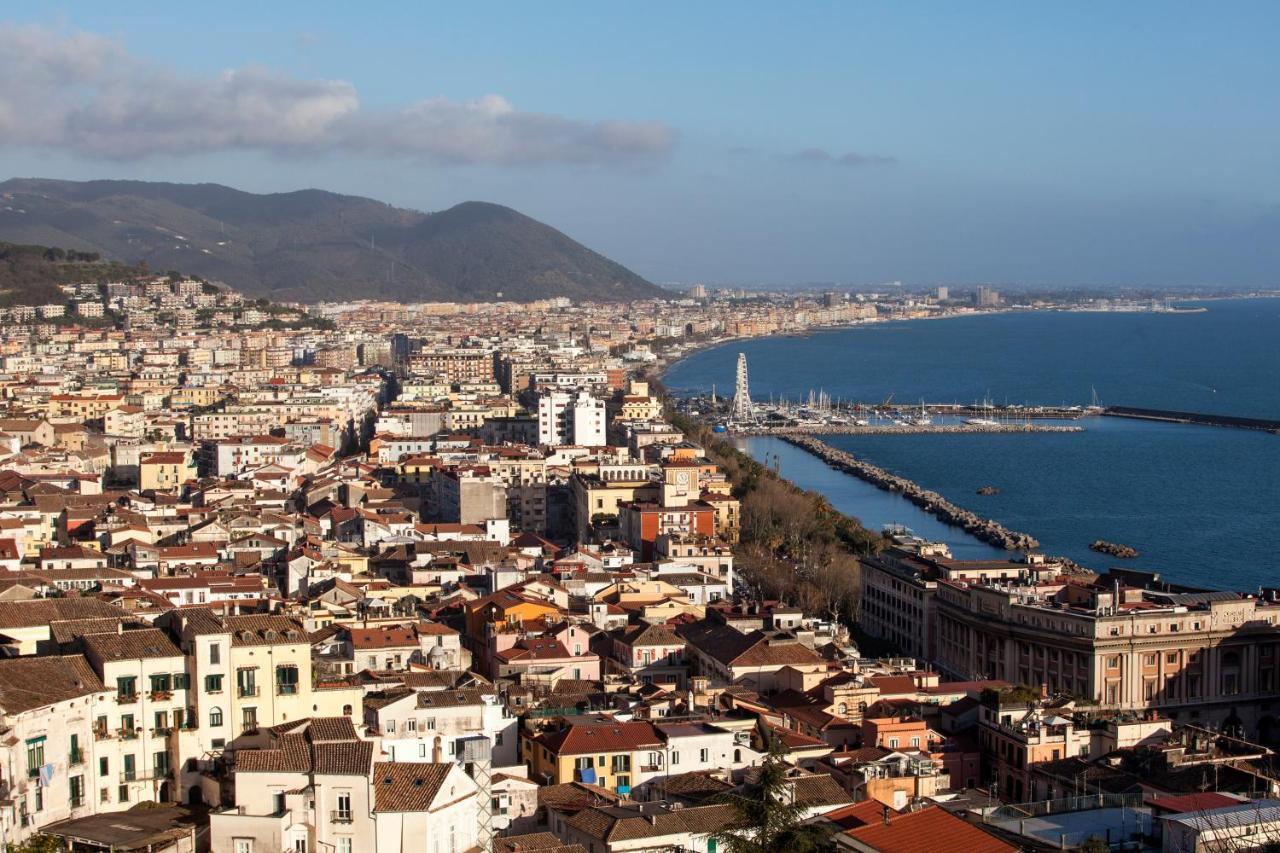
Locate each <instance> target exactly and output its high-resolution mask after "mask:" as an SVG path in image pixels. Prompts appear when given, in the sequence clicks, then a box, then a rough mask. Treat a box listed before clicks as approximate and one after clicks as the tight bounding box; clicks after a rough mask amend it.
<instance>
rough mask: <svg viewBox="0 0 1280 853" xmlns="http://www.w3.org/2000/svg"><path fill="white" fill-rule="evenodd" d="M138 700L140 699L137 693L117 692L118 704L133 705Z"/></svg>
mask: <svg viewBox="0 0 1280 853" xmlns="http://www.w3.org/2000/svg"><path fill="white" fill-rule="evenodd" d="M137 701H138V694H137V693H117V694H116V704H117V705H132V704H133V703H134V702H137Z"/></svg>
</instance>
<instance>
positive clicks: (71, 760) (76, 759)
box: [67, 749, 84, 765]
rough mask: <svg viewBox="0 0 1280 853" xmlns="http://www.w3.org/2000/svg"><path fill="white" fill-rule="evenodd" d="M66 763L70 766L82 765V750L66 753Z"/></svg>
mask: <svg viewBox="0 0 1280 853" xmlns="http://www.w3.org/2000/svg"><path fill="white" fill-rule="evenodd" d="M67 763H68V764H71V765H75V764H84V750H83V749H73V750H71V752H69V753H67Z"/></svg>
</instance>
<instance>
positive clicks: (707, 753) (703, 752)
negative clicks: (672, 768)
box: [698, 749, 711, 764]
mask: <svg viewBox="0 0 1280 853" xmlns="http://www.w3.org/2000/svg"><path fill="white" fill-rule="evenodd" d="M698 760H699V761H701V762H702V763H703V764H706V763H707V762H708V761H710V760H711V750H709V749H700V750H698Z"/></svg>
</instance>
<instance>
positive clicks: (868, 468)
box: [780, 427, 1078, 551]
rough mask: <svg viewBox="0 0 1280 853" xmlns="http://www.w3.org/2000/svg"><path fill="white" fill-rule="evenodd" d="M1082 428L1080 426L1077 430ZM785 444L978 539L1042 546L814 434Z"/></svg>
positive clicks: (1011, 547) (1016, 547)
mask: <svg viewBox="0 0 1280 853" xmlns="http://www.w3.org/2000/svg"><path fill="white" fill-rule="evenodd" d="M1077 429H1078V427H1077ZM780 437H781V438H782V439H783V440H784V441H786V442H788V443H790V444H793V445H795V446H796V447H799V448H802V449H804V450H807V451H809V452H810V453H812V454H813V455H814V456H817V457H818V458H819V459H821V460H822V461H823V462H826V463H827V464H828V465H830V466H831V467H832V468H835V469H837V470H839V471H844V472H845V473H847V474H852V475H853V476H855V477H857V478H859V479H861V480H865V481H866V482H868V483H871V484H872V485H874V486H878V487H879V488H882V489H884V490H885V491H889V492H897V493H899V494H901V495H902V496H903V497H904V498H906V499H907V500H909V501H911V503H913V504H915V505H916V506H918V507H920V508H921V509H923V510H924V511H925V512H928V513H930V514H931V515H933V516H934V517H936V518H938V519H939V520H941V521H943V522H945V523H946V524H950V525H952V526H953V527H959V528H960V529H962V530H964V531H965V532H966V533H968V534H969V535H971V536H973V537H974V538H976V539H980V540H982V541H983V542H986V543H987V544H989V545H994V546H996V547H997V548H1004V549H1005V550H1008V551H1030V550H1032V549H1034V548H1038V547H1040V543H1039V542H1038V541H1037V540H1036V539H1035V537H1033V536H1031V535H1029V534H1026V533H1019V532H1017V531H1015V530H1009V529H1008V528H1007V527H1005V526H1004V525H1002V524H1001V523H1000V522H998V521H993V520H991V519H989V518H983V517H981V516H980V515H978V514H977V513H974V512H970V511H969V510H967V509H963V508H962V507H958V506H956V505H955V504H953V503H951V501H949V500H947V499H946V498H944V497H943V496H942V495H940V494H938V493H937V492H934V491H930V490H929V489H926V488H924V487H923V486H921V485H919V484H918V483H916V482H914V481H912V480H908V479H907V478H906V477H899V476H898V475H897V474H891V473H889V472H888V471H886V470H884V469H883V468H880V467H879V466H876V465H872V464H871V463H870V462H864V461H863V460H861V459H859V458H857V457H856V456H854V455H853V454H851V453H846V452H845V451H843V450H837V449H836V448H834V447H832V446H831V445H829V444H827V443H826V442H824V441H822V440H821V439H818V438H814V437H813V436H811V435H797V434H790V435H781V436H780Z"/></svg>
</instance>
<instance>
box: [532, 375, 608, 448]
mask: <svg viewBox="0 0 1280 853" xmlns="http://www.w3.org/2000/svg"><path fill="white" fill-rule="evenodd" d="M606 423H607V421H606V418H605V406H604V401H603V400H600V399H597V398H596V397H592V396H591V394H590V393H589V392H588V391H586V390H584V389H579V390H577V391H572V392H570V391H547V392H545V393H543V395H542V396H541V397H539V398H538V443H539V444H544V445H550V446H553V447H558V446H562V445H569V444H572V445H579V446H584V447H603V446H604V445H605V444H606V443H607V441H606V438H605V425H606Z"/></svg>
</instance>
